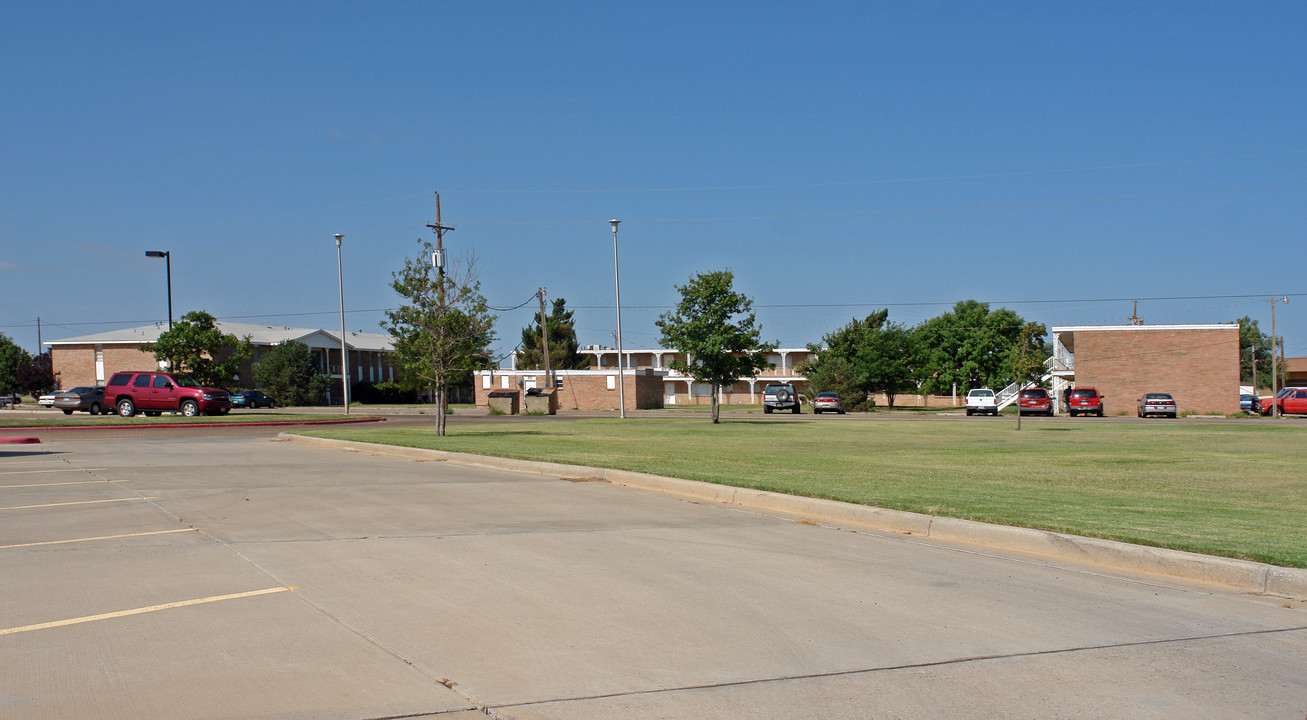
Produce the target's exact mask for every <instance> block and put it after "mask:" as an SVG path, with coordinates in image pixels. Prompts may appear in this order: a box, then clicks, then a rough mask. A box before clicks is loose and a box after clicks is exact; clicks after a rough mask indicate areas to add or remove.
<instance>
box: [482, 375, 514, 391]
mask: <svg viewBox="0 0 1307 720" xmlns="http://www.w3.org/2000/svg"><path fill="white" fill-rule="evenodd" d="M504 379H505V380H507V379H508V378H504ZM481 389H482V390H489V389H490V373H486V374H485V375H482V376H481Z"/></svg>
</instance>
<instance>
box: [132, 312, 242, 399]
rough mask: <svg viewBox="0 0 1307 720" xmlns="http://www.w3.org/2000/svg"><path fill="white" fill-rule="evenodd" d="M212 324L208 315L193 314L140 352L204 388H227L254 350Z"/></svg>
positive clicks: (186, 315) (143, 347) (188, 315)
mask: <svg viewBox="0 0 1307 720" xmlns="http://www.w3.org/2000/svg"><path fill="white" fill-rule="evenodd" d="M216 323H217V321H216V320H215V319H214V317H213V316H212V315H210V314H209V313H207V312H204V311H203V310H193V311H191V312H188V313H186V314H185V315H183V316H182V318H181V320H179V321H177V322H176V323H174V324H173V326H172V329H170V330H167V331H165V332H163V333H160V334H159V339H158V340H156V341H155V342H153V343H146V344H144V345H141V350H142V351H144V352H153V353H154V358H155V359H156V360H158V361H160V362H166V363H167V364H168V370H169V372H175V373H181V374H184V375H190V376H191V377H193V378H195V379H196V380H197V381H198V382H200V383H201V384H204V385H211V386H214V387H224V386H227V385H230V384H231V383H232V381H233V380H234V379H235V377H236V373H238V372H240V367H241V363H242V362H244V361H245V360H246V359H248V358H249V357H250V355H251V354H252V353H253V352H254V349H253V348H252V347H251V346H250V341H249V338H244V339H242V338H238V337H236V336H235V335H232V334H231V333H224V332H223V331H222V330H220V329H218V326H217V324H216Z"/></svg>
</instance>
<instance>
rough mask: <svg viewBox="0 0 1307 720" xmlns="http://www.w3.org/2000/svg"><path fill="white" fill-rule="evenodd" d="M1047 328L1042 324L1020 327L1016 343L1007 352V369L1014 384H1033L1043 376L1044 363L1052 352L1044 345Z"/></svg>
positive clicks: (1031, 323)
mask: <svg viewBox="0 0 1307 720" xmlns="http://www.w3.org/2000/svg"><path fill="white" fill-rule="evenodd" d="M1047 334H1048V328H1047V327H1045V326H1044V324H1043V323H1037V322H1028V323H1025V324H1024V325H1022V326H1021V330H1020V331H1019V332H1018V333H1017V339H1016V342H1015V343H1013V345H1012V348H1011V350H1009V351H1008V368H1009V369H1010V370H1011V375H1010V377H1011V378H1012V379H1013V381H1014V382H1021V383H1027V382H1033V381H1035V380H1037V379H1039V378H1040V377H1041V376H1043V374H1044V361H1045V360H1047V359H1048V357H1049V356H1050V355H1052V354H1053V353H1052V350H1051V349H1050V348H1049V347H1048V346H1047V345H1046V344H1045V343H1044V336H1045V335H1047Z"/></svg>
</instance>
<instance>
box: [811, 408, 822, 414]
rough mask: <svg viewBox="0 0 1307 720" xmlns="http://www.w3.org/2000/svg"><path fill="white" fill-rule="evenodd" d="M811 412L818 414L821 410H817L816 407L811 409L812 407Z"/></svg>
mask: <svg viewBox="0 0 1307 720" xmlns="http://www.w3.org/2000/svg"><path fill="white" fill-rule="evenodd" d="M812 414H813V415H820V414H821V411H820V410H818V409H817V408H813V409H812Z"/></svg>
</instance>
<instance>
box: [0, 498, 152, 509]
mask: <svg viewBox="0 0 1307 720" xmlns="http://www.w3.org/2000/svg"><path fill="white" fill-rule="evenodd" d="M158 499H159V498H158V497H138V498H118V499H116V500H82V501H81V502H66V503H49V504H47V505H15V506H13V507H0V510H32V509H33V508H49V507H63V506H65V505H95V504H97V503H111V502H132V501H133V500H158Z"/></svg>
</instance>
